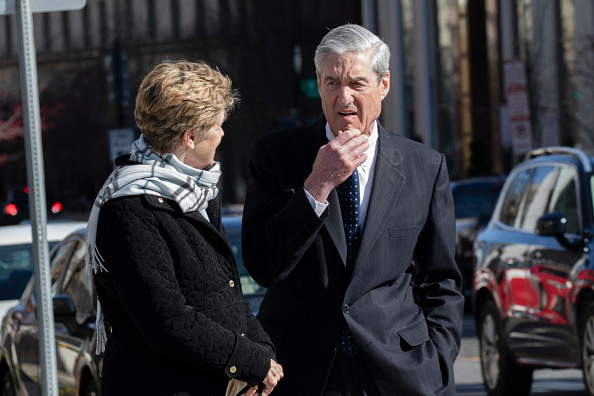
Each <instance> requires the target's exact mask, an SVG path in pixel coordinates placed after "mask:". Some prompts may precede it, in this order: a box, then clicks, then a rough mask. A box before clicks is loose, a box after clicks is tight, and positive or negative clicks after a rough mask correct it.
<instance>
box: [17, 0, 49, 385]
mask: <svg viewBox="0 0 594 396" xmlns="http://www.w3.org/2000/svg"><path fill="white" fill-rule="evenodd" d="M14 1H15V2H17V3H18V4H15V5H16V7H15V8H16V17H17V26H18V44H19V69H20V76H21V91H22V100H23V124H24V127H25V153H26V158H27V184H28V186H29V209H30V210H29V212H30V213H31V231H32V234H33V244H32V245H33V263H34V270H35V271H34V272H35V293H36V301H37V321H38V326H39V354H40V362H39V363H40V365H41V385H42V394H43V395H47V396H57V395H58V377H57V365H56V347H55V340H54V339H55V337H54V317H53V312H52V308H53V304H52V300H51V294H50V267H49V257H48V245H47V236H46V227H45V225H46V222H47V212H46V204H45V177H44V169H43V148H42V145H41V125H40V115H39V91H38V88H37V59H36V57H35V41H34V36H33V13H32V10H31V2H30V0H14Z"/></svg>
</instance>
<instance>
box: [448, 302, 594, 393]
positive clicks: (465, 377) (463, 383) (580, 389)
mask: <svg viewBox="0 0 594 396" xmlns="http://www.w3.org/2000/svg"><path fill="white" fill-rule="evenodd" d="M454 375H455V376H456V394H458V395H465V396H485V395H486V394H487V393H486V392H485V387H484V385H483V379H482V377H481V368H480V359H479V346H478V339H477V338H476V332H475V328H474V319H473V317H472V315H471V314H466V315H464V330H463V333H462V345H461V348H460V354H459V355H458V359H457V360H456V362H455V363H454ZM530 395H549V396H578V395H580V396H581V395H587V392H586V391H585V387H584V382H583V380H582V372H581V371H580V370H549V369H543V370H535V371H534V380H533V382H532V390H531V392H530Z"/></svg>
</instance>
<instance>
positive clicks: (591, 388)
mask: <svg viewBox="0 0 594 396" xmlns="http://www.w3.org/2000/svg"><path fill="white" fill-rule="evenodd" d="M580 343H581V346H582V370H583V372H584V384H585V385H586V390H587V391H588V393H589V394H590V395H594V303H590V304H588V307H587V308H586V310H585V312H584V315H583V316H582V320H581V326H580Z"/></svg>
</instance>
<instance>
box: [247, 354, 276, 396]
mask: <svg viewBox="0 0 594 396" xmlns="http://www.w3.org/2000/svg"><path fill="white" fill-rule="evenodd" d="M284 375H285V374H284V373H283V367H282V366H281V365H280V364H278V363H277V362H275V361H274V360H272V359H270V370H269V371H268V375H267V376H266V378H264V381H262V384H263V385H264V389H262V396H268V395H270V393H271V392H272V391H273V390H274V387H275V386H276V385H277V384H278V381H280V380H281V378H283V377H284ZM257 394H258V387H257V386H254V387H253V388H250V389H248V391H247V392H246V393H245V395H246V396H257Z"/></svg>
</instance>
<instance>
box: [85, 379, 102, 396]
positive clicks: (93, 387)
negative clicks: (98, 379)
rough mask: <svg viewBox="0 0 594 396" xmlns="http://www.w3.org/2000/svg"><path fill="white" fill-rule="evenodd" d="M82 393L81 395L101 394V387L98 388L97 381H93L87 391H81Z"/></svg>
mask: <svg viewBox="0 0 594 396" xmlns="http://www.w3.org/2000/svg"><path fill="white" fill-rule="evenodd" d="M80 395H81V396H99V395H100V392H99V389H98V388H97V385H95V382H94V381H91V382H90V383H89V384H88V385H87V387H86V388H85V391H84V392H83V393H81V394H80Z"/></svg>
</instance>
